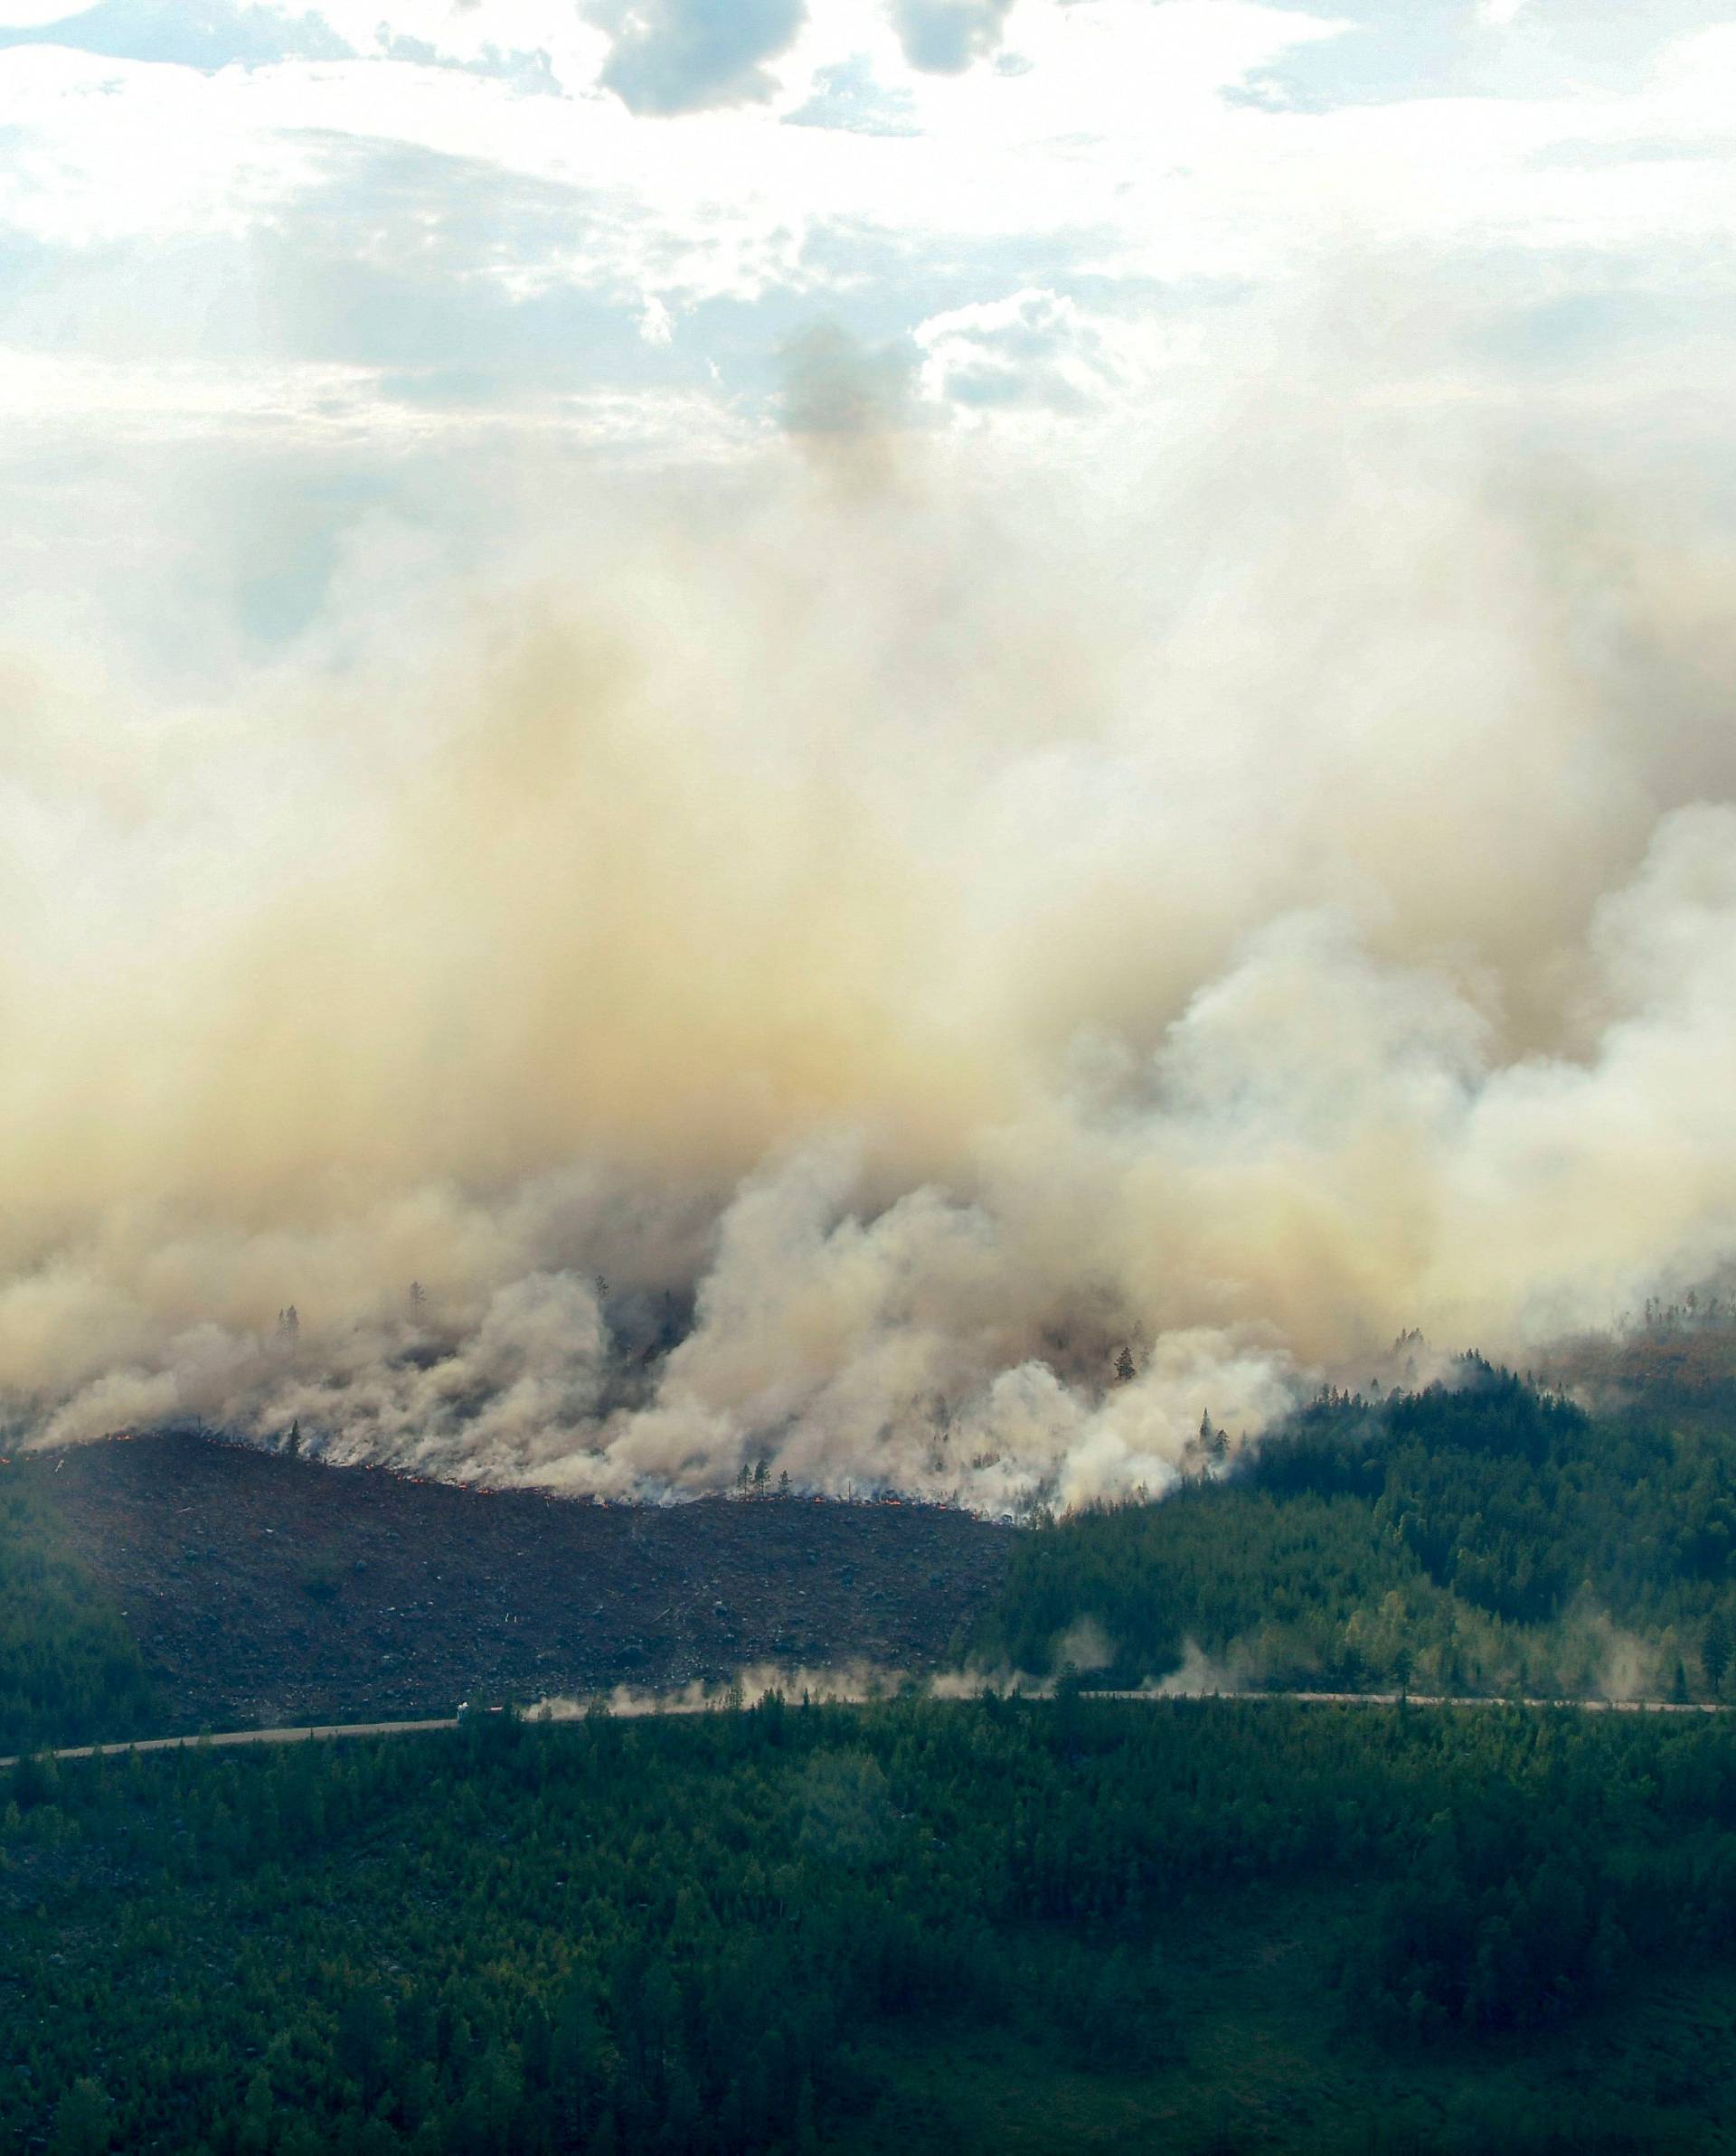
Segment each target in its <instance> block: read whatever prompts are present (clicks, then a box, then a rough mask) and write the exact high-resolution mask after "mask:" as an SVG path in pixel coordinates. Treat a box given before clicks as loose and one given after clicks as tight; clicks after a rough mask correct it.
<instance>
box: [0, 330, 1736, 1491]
mask: <svg viewBox="0 0 1736 2156" xmlns="http://www.w3.org/2000/svg"><path fill="white" fill-rule="evenodd" d="M846 357H847V355H846ZM798 359H799V364H798V365H797V370H796V373H795V377H794V379H795V381H796V389H795V390H794V391H792V400H791V404H792V417H791V431H792V434H793V435H795V436H797V437H799V438H802V441H803V446H804V447H805V448H806V449H807V451H808V452H809V454H808V455H807V457H805V458H803V457H796V456H794V455H792V453H791V452H790V451H789V450H788V449H787V448H784V447H778V448H776V449H774V450H770V451H768V452H767V454H766V457H765V458H764V459H763V461H762V463H761V464H760V466H756V467H754V468H751V469H749V470H745V471H742V472H739V473H737V474H735V475H733V476H732V477H731V481H730V483H729V486H728V488H727V489H726V490H725V491H726V493H727V497H728V498H727V502H726V503H725V504H722V505H721V506H717V507H713V508H709V509H708V508H704V507H700V508H695V507H694V506H693V504H692V503H691V502H690V501H689V502H684V503H672V500H671V499H670V497H669V496H668V494H660V493H659V492H658V491H657V490H656V488H655V487H652V486H650V485H646V486H643V487H640V488H637V489H635V488H634V487H631V486H622V485H604V484H603V483H601V482H599V483H598V485H597V486H596V488H595V491H594V493H593V494H590V495H589V496H588V497H587V499H586V500H585V502H584V504H582V521H581V522H580V523H578V524H577V525H575V523H574V521H573V520H572V519H571V518H568V519H567V520H566V521H564V522H561V521H555V520H551V521H550V522H548V523H547V525H546V527H545V526H544V525H543V524H542V523H539V520H538V519H537V518H536V517H534V516H531V517H528V518H527V520H526V527H525V530H524V532H523V533H522V535H521V537H520V539H519V541H518V542H517V543H516V545H515V546H514V550H513V551H512V553H511V556H510V558H503V559H501V560H498V561H497V562H496V563H495V564H494V565H493V566H492V567H491V568H490V569H489V570H487V571H486V572H485V573H483V574H481V575H479V576H476V577H474V578H471V579H465V580H460V581H458V582H457V583H448V582H437V583H431V584H430V585H429V588H426V589H425V590H422V591H420V592H419V593H416V594H414V595H413V597H411V598H408V599H402V603H401V604H399V605H397V606H396V607H392V608H384V609H377V608H375V607H373V606H372V605H371V592H370V581H369V579H370V573H371V572H370V571H369V570H368V569H367V568H366V566H365V565H363V566H362V567H359V568H358V569H357V570H355V571H354V575H353V578H352V579H351V582H350V584H349V586H348V587H347V588H340V589H339V590H338V591H337V592H336V593H335V596H334V598H333V601H332V606H331V612H332V617H333V618H332V621H331V622H330V624H329V625H328V626H327V630H326V633H325V640H324V641H323V642H322V641H321V637H320V636H319V635H317V634H316V635H313V636H310V637H309V638H308V639H307V641H306V644H305V645H304V650H303V656H302V658H301V659H300V660H299V661H298V662H297V663H295V664H288V663H283V662H278V663H276V664H273V665H272V666H271V667H270V668H269V669H260V668H259V667H257V666H256V667H253V668H249V667H246V666H243V665H241V664H234V665H231V666H229V667H227V668H225V669H222V670H220V671H221V678H220V680H219V681H218V683H217V686H216V687H215V688H213V689H211V690H209V691H208V692H206V693H205V694H203V696H202V697H200V698H197V699H193V698H191V697H188V696H183V697H181V698H180V699H178V700H176V699H169V698H165V697H163V696H161V695H154V694H153V692H150V691H149V689H148V688H147V687H146V686H144V685H137V686H134V685H130V684H128V683H127V681H126V680H125V678H124V677H117V676H115V675H114V674H113V673H111V674H110V675H109V677H108V678H101V677H99V676H91V675H90V674H88V673H84V674H81V673H80V669H79V667H78V665H77V664H75V663H73V662H72V661H71V660H69V659H68V657H67V656H66V655H65V654H61V653H59V652H57V651H56V650H54V649H53V648H52V646H42V647H38V648H29V647H21V648H19V649H18V650H16V651H15V652H14V654H12V657H11V660H10V674H11V679H12V683H13V687H14V703H15V705H16V707H17V708H18V710H19V711H21V713H22V714H23V716H24V723H23V724H21V726H20V727H19V729H18V730H17V731H16V732H15V734H14V738H13V739H12V740H11V741H10V742H9V743H8V745H7V748H6V750H5V755H6V758H7V762H6V767H5V772H4V777H3V780H0V784H3V786H4V792H3V794H0V801H3V802H4V810H3V812H0V813H3V814H4V819H5V837H6V842H7V843H6V846H5V869H4V871H0V875H3V876H4V883H3V884H0V900H4V902H5V907H6V909H7V918H9V920H10V921H11V922H12V924H13V931H14V932H13V934H12V935H11V936H10V937H8V938H7V941H6V946H5V952H4V955H0V1020H4V1022H5V1030H6V1038H7V1040H8V1042H9V1044H10V1048H9V1052H8V1055H7V1057H6V1059H5V1065H4V1069H0V1170H3V1171H4V1175H5V1190H6V1191H7V1196H8V1204H7V1209H6V1213H5V1220H4V1225H3V1226H0V1387H4V1389H5V1395H6V1397H7V1398H8V1400H9V1402H10V1418H11V1420H12V1421H13V1423H14V1426H16V1428H17V1429H18V1430H19V1431H20V1432H21V1433H22V1434H23V1435H24V1436H26V1437H27V1438H28V1439H29V1441H32V1442H43V1443H49V1444H55V1443H61V1442H66V1441H71V1440H75V1439H79V1438H84V1437H90V1436H97V1435H99V1434H101V1433H103V1432H104V1431H107V1430H110V1429H114V1428H118V1427H130V1426H141V1425H145V1424H149V1423H152V1422H161V1421H166V1420H175V1419H182V1418H186V1417H200V1418H203V1419H204V1420H207V1421H210V1422H212V1423H215V1424H219V1425H222V1426H225V1427H228V1428H231V1429H234V1430H236V1431H238V1432H241V1433H243V1434H246V1435H248V1436H253V1437H256V1438H258V1439H259V1440H261V1441H265V1442H281V1441H282V1440H283V1438H284V1437H285V1435H286V1434H287V1432H288V1430H289V1429H290V1427H291V1426H294V1425H298V1426H299V1427H300V1429H301V1431H302V1433H303V1435H304V1437H305V1439H306V1440H307V1442H308V1443H309V1444H310V1445H313V1446H315V1447H317V1448H318V1449H321V1450H323V1451H325V1452H327V1453H328V1454H330V1455H332V1456H334V1457H337V1458H344V1459H360V1458H368V1459H377V1460H390V1461H394V1462H399V1463H402V1464H415V1465H418V1466H420V1467H421V1468H424V1469H427V1470H430V1471H433V1472H438V1473H449V1474H456V1475H463V1476H476V1477H481V1478H485V1479H490V1480H507V1479H517V1478H530V1479H535V1480H541V1481H545V1482H548V1483H554V1484H557V1485H560V1486H562V1487H566V1488H571V1489H579V1490H593V1491H599V1492H608V1493H618V1494H626V1493H634V1492H638V1493H648V1494H661V1493H664V1492H684V1491H692V1492H697V1491H703V1490H705V1489H710V1488H715V1487H719V1486H722V1485H726V1484H728V1483H731V1481H732V1480H733V1479H734V1477H735V1476H736V1474H737V1473H738V1472H739V1470H740V1468H741V1464H743V1462H744V1461H745V1462H755V1461H758V1460H760V1459H762V1458H763V1459H765V1460H766V1461H767V1462H768V1463H769V1471H770V1472H771V1473H774V1474H776V1473H781V1472H788V1473H789V1474H790V1475H791V1477H792V1479H793V1480H794V1481H795V1482H797V1483H798V1484H800V1485H801V1486H804V1487H814V1488H817V1489H826V1490H839V1489H844V1488H846V1487H855V1488H876V1487H887V1486H894V1487H900V1488H906V1489H913V1490H921V1491H928V1492H955V1491H956V1492H959V1493H960V1494H961V1495H962V1496H963V1497H964V1498H965V1499H966V1501H967V1502H975V1503H979V1504H983V1505H988V1506H994V1507H997V1508H1006V1507H1014V1506H1017V1505H1019V1504H1022V1503H1024V1502H1031V1501H1033V1500H1034V1499H1037V1498H1042V1499H1044V1500H1047V1501H1050V1502H1061V1503H1071V1502H1079V1501H1080V1500H1083V1499H1086V1498H1089V1497H1090V1496H1092V1495H1095V1494H1099V1493H1102V1492H1118V1491H1127V1490H1131V1489H1136V1488H1139V1487H1145V1488H1149V1489H1160V1488H1162V1487H1163V1486H1164V1485H1165V1483H1166V1481H1167V1480H1168V1479H1170V1478H1171V1477H1172V1476H1173V1475H1174V1473H1175V1471H1176V1468H1177V1465H1178V1464H1179V1463H1180V1462H1181V1461H1182V1460H1183V1458H1184V1454H1185V1451H1186V1447H1187V1445H1188V1444H1189V1441H1190V1440H1191V1439H1192V1438H1193V1436H1194V1434H1195V1432H1196V1431H1197V1428H1198V1426H1199V1422H1200V1417H1201V1415H1202V1413H1203V1412H1206V1411H1209V1412H1210V1414H1211V1416H1212V1419H1213V1421H1214V1422H1215V1423H1217V1424H1219V1425H1220V1426H1224V1427H1227V1428H1228V1429H1229V1430H1230V1431H1231V1433H1232V1434H1234V1435H1236V1436H1245V1435H1247V1434H1250V1433H1251V1432H1253V1431H1255V1430H1257V1429H1259V1428H1260V1427H1261V1426H1263V1425H1264V1424H1266V1423H1267V1422H1269V1420H1270V1419H1271V1418H1272V1417H1275V1416H1276V1415H1278V1414H1279V1413H1281V1412H1282V1410H1283V1408H1285V1406H1286V1405H1287V1404H1288V1402H1289V1401H1290V1400H1291V1399H1292V1398H1294V1397H1295V1393H1296V1390H1297V1388H1298V1387H1306V1386H1307V1385H1308V1384H1309V1383H1311V1382H1312V1381H1314V1379H1315V1375H1316V1373H1317V1372H1318V1371H1320V1370H1323V1369H1326V1368H1340V1367H1344V1366H1346V1365H1354V1364H1355V1363H1356V1362H1357V1360H1359V1359H1361V1358H1364V1357H1367V1356H1369V1355H1370V1354H1372V1353H1374V1352H1376V1351H1378V1350H1379V1349H1380V1348H1381V1347H1382V1345H1383V1344H1384V1343H1385V1342H1388V1341H1389V1340H1390V1339H1391V1338H1392V1335H1393V1334H1395V1333H1396V1332H1399V1331H1400V1330H1401V1329H1402V1328H1404V1327H1407V1326H1410V1325H1412V1324H1420V1325H1422V1326H1423V1327H1424V1328H1425V1329H1426V1330H1427V1331H1428V1332H1429V1333H1430V1335H1431V1336H1432V1337H1434V1338H1436V1339H1437V1340H1439V1341H1442V1342H1446V1343H1448V1344H1452V1345H1467V1346H1468V1345H1477V1346H1480V1347H1483V1348H1485V1349H1486V1350H1488V1351H1492V1352H1515V1351H1521V1350H1523V1349H1524V1346H1525V1345H1526V1344H1527V1343H1529V1342H1534V1341H1537V1340H1540V1339H1543V1338H1546V1337H1548V1336H1550V1335H1552V1334H1553V1333H1556V1332H1560V1331H1561V1329H1563V1328H1565V1327H1571V1326H1576V1325H1581V1324H1587V1323H1602V1322H1606V1321H1608V1320H1609V1318H1610V1317H1611V1316H1612V1315H1613V1314H1615V1313H1617V1312H1618V1311H1619V1310H1620V1309H1622V1308H1623V1307H1624V1306H1628V1305H1631V1304H1634V1303H1636V1302H1637V1301H1638V1300H1639V1299H1640V1298H1641V1297H1643V1295H1645V1294H1646V1293H1648V1292H1651V1291H1652V1290H1653V1289H1655V1288H1663V1289H1665V1290H1667V1289H1669V1288H1670V1287H1672V1286H1674V1285H1680V1284H1683V1283H1685V1282H1686V1281H1688V1280H1690V1279H1692V1278H1694V1277H1696V1276H1700V1275H1702V1274H1703V1273H1704V1272H1705V1271H1706V1270H1707V1269H1708V1268H1709V1267H1711V1266H1714V1265H1716V1264H1718V1263H1719V1262H1721V1261H1723V1260H1725V1259H1727V1258H1728V1257H1729V1256H1730V1255H1731V1244H1732V1242H1733V1241H1736V1135H1733V1134H1732V1130H1731V1125H1730V1122H1729V1118H1728V1115H1727V1112H1726V1107H1725V1103H1726V1101H1727V1099H1728V1091H1729V1080H1730V1075H1731V1071H1732V1069H1736V1054H1733V1053H1732V1050H1736V935H1732V930H1733V929H1736V807H1733V806H1732V803H1733V802H1736V768H1732V766H1736V748H1732V741H1733V740H1736V735H1733V734H1732V730H1731V727H1730V725H1729V712H1728V699H1727V694H1726V692H1725V689H1724V686H1723V684H1724V683H1726V682H1728V680H1729V679H1730V678H1731V670H1730V665H1729V661H1730V658H1731V651H1730V648H1729V646H1730V644H1731V634H1730V628H1729V625H1728V621H1727V619H1726V617H1725V615H1724V613H1723V612H1722V601H1721V598H1720V594H1721V593H1722V591H1723V590H1725V589H1727V588H1728V582H1727V578H1728V570H1729V566H1730V553H1729V543H1728V535H1727V534H1725V533H1724V532H1722V531H1721V530H1719V529H1717V528H1716V527H1715V526H1713V525H1712V524H1710V523H1695V522H1694V516H1693V514H1692V513H1691V511H1690V509H1689V508H1687V507H1684V505H1683V495H1682V490H1681V489H1680V487H1679V486H1678V485H1675V482H1674V480H1673V478H1672V476H1671V475H1669V474H1667V473H1663V472H1659V473H1649V474H1648V473H1639V474H1635V473H1634V472H1633V471H1631V470H1625V471H1623V472H1621V473H1620V474H1614V473H1601V472H1599V471H1597V470H1596V469H1594V468H1593V467H1592V466H1591V465H1590V462H1589V461H1581V462H1580V463H1579V464H1578V465H1574V464H1571V463H1567V464H1564V463H1563V461H1562V459H1561V457H1552V458H1550V459H1548V460H1544V459H1543V458H1541V457H1534V456H1533V455H1532V454H1531V453H1530V452H1529V451H1528V450H1527V448H1526V447H1525V446H1524V443H1523V441H1515V440H1514V439H1513V438H1509V437H1506V436H1499V437H1498V438H1496V437H1493V436H1489V435H1486V434H1485V433H1483V432H1480V431H1479V430H1478V429H1477V428H1475V427H1471V426H1468V425H1467V426H1461V427H1454V426H1451V425H1449V424H1448V423H1447V422H1445V421H1443V419H1442V418H1441V416H1440V414H1439V412H1435V413H1432V414H1430V415H1429V417H1428V419H1427V420H1426V422H1425V421H1424V420H1423V419H1420V418H1415V419H1406V418H1405V417H1404V415H1403V414H1402V413H1401V412H1400V413H1396V414H1395V413H1394V412H1393V411H1392V410H1391V409H1388V408H1384V407H1382V405H1381V404H1380V402H1379V400H1371V401H1369V402H1367V403H1366V405H1364V403H1363V401H1362V400H1359V397H1358V395H1357V393H1356V385H1355V384H1354V383H1352V384H1350V385H1348V386H1347V385H1345V384H1344V382H1343V381H1334V382H1332V383H1330V384H1326V385H1324V386H1320V387H1317V388H1316V389H1315V390H1313V391H1307V390H1297V391H1296V392H1295V393H1294V394H1292V395H1289V396H1288V397H1286V398H1284V399H1282V400H1275V399H1273V398H1271V397H1270V396H1269V395H1267V394H1265V393H1261V394H1260V395H1258V396H1255V397H1253V398H1250V399H1245V400H1242V401H1241V402H1240V403H1238V404H1236V405H1234V406H1233V408H1232V409H1230V410H1225V409H1224V408H1223V406H1222V405H1219V406H1217V407H1215V408H1213V409H1212V410H1211V411H1209V412H1205V413H1202V414H1201V415H1199V426H1198V430H1197V432H1196V434H1195V435H1194V437H1193V438H1191V440H1190V443H1189V447H1188V453H1187V454H1185V455H1176V454H1175V453H1174V452H1173V450H1172V449H1165V448H1159V447H1153V449H1152V450H1151V452H1150V453H1149V454H1148V455H1147V456H1146V457H1144V458H1143V459H1135V460H1133V461H1134V463H1135V464H1136V465H1137V469H1135V470H1134V473H1133V475H1132V477H1131V478H1127V479H1125V481H1124V480H1123V479H1122V478H1121V477H1120V475H1118V483H1117V484H1116V485H1114V486H1111V485H1109V484H1107V483H1105V482H1103V481H1101V480H1099V479H1098V478H1096V477H1093V476H1091V475H1080V474H1078V473H1067V472H1062V471H1057V470H1052V469H1045V470H1041V471H1035V472H1033V471H1028V470H1026V471H1021V470H1020V469H1018V468H1016V467H1009V466H1006V465H1005V463H1003V462H999V461H997V460H996V458H995V453H993V452H990V451H988V450H986V449H985V450H981V451H976V450H972V449H970V448H968V447H954V448H950V449H947V448H937V447H932V446H929V447H924V446H923V445H922V444H921V443H920V442H918V441H916V440H914V439H913V438H908V437H907V435H906V434H905V433H904V432H903V431H901V428H899V426H898V425H897V423H896V417H895V415H892V416H889V414H888V412H887V411H886V410H883V409H882V408H880V407H877V406H876V405H875V403H874V400H873V398H872V397H870V398H863V397H858V396H854V395H852V396H850V397H844V398H843V399H840V398H838V397H837V396H836V395H835V394H832V393H831V388H830V386H828V385H830V381H831V378H830V376H829V375H827V374H826V369H827V368H828V367H830V366H832V365H833V364H834V363H835V362H837V361H838V354H837V353H836V352H835V350H833V349H832V348H831V347H830V346H829V345H828V344H826V341H825V340H824V339H821V340H819V341H818V342H817V343H816V344H810V345H808V346H807V347H806V348H805V349H804V352H803V353H801V354H799V355H798ZM816 384H817V385H818V386H817V387H816ZM820 389H826V391H827V393H826V394H825V395H822V394H820V393H819V391H820ZM839 412H842V413H843V414H844V421H843V422H841V423H838V424H829V423H827V424H823V423H822V421H824V420H826V415H828V414H832V415H836V414H837V413H839ZM803 415H806V417H805V418H804V416H803ZM816 415H817V416H816ZM1203 445H1210V447H1209V449H1208V448H1207V447H1203ZM117 699H119V700H120V708H118V709H117V708H116V700H117ZM412 1283H415V1284H416V1290H417V1292H416V1294H415V1295H414V1296H413V1297H412V1295H411V1284H412ZM291 1304H293V1305H294V1306H295V1307H296V1310H297V1313H298V1320H299V1322H298V1324H297V1326H296V1327H295V1328H294V1329H293V1330H292V1329H289V1328H288V1327H286V1326H284V1325H282V1324H280V1323H279V1313H281V1312H284V1311H285V1310H287V1308H288V1306H289V1305H291ZM1124 1348H1130V1349H1131V1351H1132V1360H1133V1363H1134V1375H1133V1376H1132V1378H1131V1379H1128V1380H1127V1381H1125V1382H1120V1381H1117V1380H1116V1378H1115V1370H1116V1365H1117V1362H1118V1358H1119V1356H1120V1353H1121V1351H1122V1350H1123V1349H1124Z"/></svg>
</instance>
